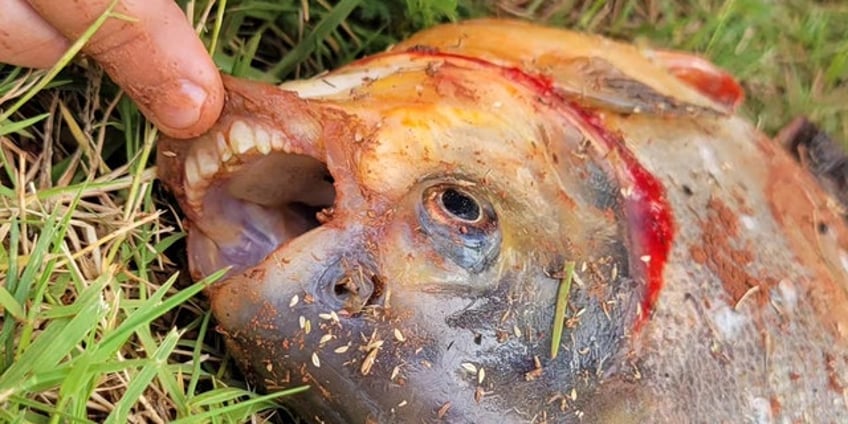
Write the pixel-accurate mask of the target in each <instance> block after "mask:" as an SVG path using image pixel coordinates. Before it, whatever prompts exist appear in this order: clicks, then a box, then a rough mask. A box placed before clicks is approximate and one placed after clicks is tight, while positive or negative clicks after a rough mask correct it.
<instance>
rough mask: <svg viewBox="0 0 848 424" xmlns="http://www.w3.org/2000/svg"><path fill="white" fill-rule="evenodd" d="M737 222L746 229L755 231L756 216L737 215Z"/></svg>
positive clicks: (756, 225)
mask: <svg viewBox="0 0 848 424" xmlns="http://www.w3.org/2000/svg"><path fill="white" fill-rule="evenodd" d="M739 222H741V223H742V225H743V226H744V227H745V229H746V230H749V231H755V230H756V229H757V227H759V225H758V224H757V218H755V217H753V216H751V215H739Z"/></svg>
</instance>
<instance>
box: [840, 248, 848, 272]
mask: <svg viewBox="0 0 848 424" xmlns="http://www.w3.org/2000/svg"><path fill="white" fill-rule="evenodd" d="M839 262H841V263H842V268H844V269H845V272H848V253H846V252H845V251H844V250H842V249H840V250H839Z"/></svg>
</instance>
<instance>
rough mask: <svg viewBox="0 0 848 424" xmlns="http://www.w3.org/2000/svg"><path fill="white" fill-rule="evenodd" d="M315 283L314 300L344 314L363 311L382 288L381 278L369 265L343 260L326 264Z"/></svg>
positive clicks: (354, 313)
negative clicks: (352, 263)
mask: <svg viewBox="0 0 848 424" xmlns="http://www.w3.org/2000/svg"><path fill="white" fill-rule="evenodd" d="M316 282H317V286H316V287H315V290H314V293H315V298H316V300H318V301H319V302H321V303H322V304H324V305H326V306H328V307H330V308H332V309H333V310H334V311H337V312H343V313H345V314H346V315H356V314H358V313H360V312H362V310H363V309H365V307H366V306H368V305H370V304H372V303H374V301H375V298H377V297H379V295H380V293H381V292H382V290H383V288H382V285H383V284H382V279H381V278H380V277H379V276H377V274H375V273H374V272H372V271H371V268H370V267H368V266H366V265H364V264H362V263H355V265H351V264H350V263H349V262H347V261H344V260H342V261H339V262H336V263H334V264H332V265H331V266H330V267H328V268H327V269H326V270H325V271H324V273H323V275H321V277H320V278H318V280H317V281H316Z"/></svg>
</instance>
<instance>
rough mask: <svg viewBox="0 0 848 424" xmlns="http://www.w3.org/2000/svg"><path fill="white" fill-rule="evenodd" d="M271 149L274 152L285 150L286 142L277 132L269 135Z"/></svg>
mask: <svg viewBox="0 0 848 424" xmlns="http://www.w3.org/2000/svg"><path fill="white" fill-rule="evenodd" d="M271 147H272V148H273V149H274V150H285V147H286V140H285V139H284V138H283V134H282V133H280V132H279V131H274V132H272V133H271Z"/></svg>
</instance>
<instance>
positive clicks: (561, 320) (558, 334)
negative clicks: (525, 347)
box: [551, 262, 574, 359]
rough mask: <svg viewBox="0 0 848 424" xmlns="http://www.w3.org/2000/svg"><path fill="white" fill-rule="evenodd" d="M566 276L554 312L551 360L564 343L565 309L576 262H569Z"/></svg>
mask: <svg viewBox="0 0 848 424" xmlns="http://www.w3.org/2000/svg"><path fill="white" fill-rule="evenodd" d="M563 272H564V273H565V276H564V277H562V281H560V283H559V289H558V290H557V301H556V309H555V310H554V330H553V332H552V334H551V359H555V358H556V357H557V355H558V354H559V345H560V343H561V342H562V328H563V326H564V325H565V308H566V306H568V295H569V294H570V293H571V280H572V278H573V277H574V262H567V263H566V264H565V269H564V270H563Z"/></svg>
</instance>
